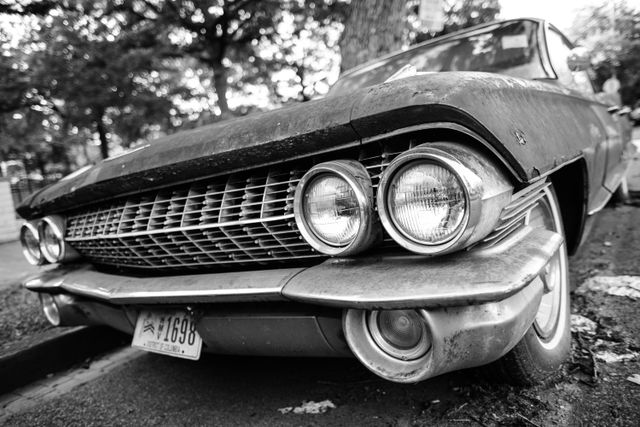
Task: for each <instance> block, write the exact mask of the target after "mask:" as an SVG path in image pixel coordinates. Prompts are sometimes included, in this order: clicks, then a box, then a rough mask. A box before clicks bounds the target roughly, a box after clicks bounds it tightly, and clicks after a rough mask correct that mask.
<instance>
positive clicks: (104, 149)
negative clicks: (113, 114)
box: [96, 110, 109, 159]
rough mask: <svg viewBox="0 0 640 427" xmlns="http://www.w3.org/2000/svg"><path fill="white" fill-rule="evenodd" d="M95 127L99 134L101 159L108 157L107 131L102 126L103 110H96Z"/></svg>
mask: <svg viewBox="0 0 640 427" xmlns="http://www.w3.org/2000/svg"><path fill="white" fill-rule="evenodd" d="M96 129H97V130H98V135H99V136H100V154H101V155H102V158H103V159H106V158H107V157H109V140H108V139H107V131H106V129H105V127H104V110H98V113H97V114H96Z"/></svg>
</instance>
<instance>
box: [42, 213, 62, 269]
mask: <svg viewBox="0 0 640 427" xmlns="http://www.w3.org/2000/svg"><path fill="white" fill-rule="evenodd" d="M65 226H66V224H65V221H64V219H63V218H62V217H60V216H58V215H54V216H46V217H44V218H42V219H41V220H40V222H39V223H38V238H39V240H40V252H41V253H42V256H43V257H44V258H45V259H46V260H47V261H49V262H50V263H52V264H54V263H57V262H60V261H62V260H64V259H65V256H66V252H67V244H66V243H65V241H64V234H65ZM47 227H49V228H50V229H51V231H52V234H53V236H54V237H55V239H56V240H57V242H56V243H57V244H58V245H59V246H60V253H59V254H57V255H56V254H52V253H51V252H50V251H49V248H48V247H47V242H46V239H45V229H46V228H47Z"/></svg>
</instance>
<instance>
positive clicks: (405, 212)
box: [387, 161, 467, 245]
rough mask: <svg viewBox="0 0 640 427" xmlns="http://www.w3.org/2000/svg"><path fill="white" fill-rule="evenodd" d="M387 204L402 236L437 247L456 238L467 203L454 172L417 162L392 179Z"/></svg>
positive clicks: (438, 166)
mask: <svg viewBox="0 0 640 427" xmlns="http://www.w3.org/2000/svg"><path fill="white" fill-rule="evenodd" d="M387 205H388V209H389V215H390V217H391V220H392V221H393V223H394V225H395V226H396V227H397V229H398V230H399V231H400V232H401V233H402V234H404V235H405V236H406V237H408V238H409V239H412V240H414V241H416V242H417V243H422V244H425V245H438V244H442V243H445V242H447V241H449V240H450V239H452V238H453V237H455V236H456V234H457V233H458V231H459V230H460V228H461V227H462V225H463V222H464V217H465V212H466V206H467V203H466V197H465V192H464V188H463V186H462V184H461V183H460V180H459V179H458V178H457V177H456V175H454V174H453V172H451V171H450V170H449V169H447V168H445V167H443V166H440V165H438V164H435V163H433V162H429V161H416V162H411V163H409V164H407V165H406V166H404V167H403V168H402V169H400V170H399V171H398V172H397V173H396V174H395V175H394V176H393V177H392V178H391V182H390V183H389V190H388V193H387Z"/></svg>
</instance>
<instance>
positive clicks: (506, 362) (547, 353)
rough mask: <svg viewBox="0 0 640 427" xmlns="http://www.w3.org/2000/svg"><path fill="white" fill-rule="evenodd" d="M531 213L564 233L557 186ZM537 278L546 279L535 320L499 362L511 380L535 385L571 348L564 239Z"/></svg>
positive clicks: (536, 222)
mask: <svg viewBox="0 0 640 427" xmlns="http://www.w3.org/2000/svg"><path fill="white" fill-rule="evenodd" d="M544 192H545V195H544V197H543V198H542V199H541V200H540V201H539V202H538V204H537V206H536V207H534V208H533V209H532V210H531V212H530V213H529V215H528V223H529V225H530V226H532V227H536V228H545V229H547V230H553V231H555V232H558V233H562V235H563V236H564V229H563V226H562V218H561V216H560V207H559V204H558V199H557V198H556V195H555V191H554V190H553V186H550V187H548V188H547V189H545V190H544ZM534 280H540V281H542V284H543V286H544V288H545V293H544V294H543V295H542V300H541V302H540V306H539V308H538V312H537V313H536V317H535V319H534V321H533V324H532V325H531V327H530V328H529V330H527V332H526V333H525V335H524V337H523V338H522V340H521V341H520V342H519V343H518V344H516V346H515V347H514V348H513V349H512V350H511V351H510V352H509V353H507V354H506V355H504V356H503V357H502V358H501V359H500V360H498V361H497V362H495V368H496V370H497V371H498V372H497V373H498V374H500V376H502V377H503V379H505V380H506V381H508V382H511V383H515V384H520V385H532V384H539V383H543V382H546V381H547V380H549V379H550V378H552V377H553V376H554V375H555V374H556V373H557V372H558V371H559V369H560V367H561V365H562V363H563V362H564V361H565V360H566V358H567V356H568V355H569V351H570V349H571V331H570V326H569V322H570V301H569V266H568V259H567V249H566V245H565V243H563V244H562V245H561V246H560V248H559V249H558V251H557V252H556V254H555V255H554V256H553V257H552V258H551V259H550V260H549V263H548V264H547V265H546V266H545V268H543V269H542V271H541V272H540V274H539V276H538V277H537V278H536V279H534Z"/></svg>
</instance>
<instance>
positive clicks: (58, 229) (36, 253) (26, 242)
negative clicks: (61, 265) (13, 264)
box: [20, 216, 78, 265]
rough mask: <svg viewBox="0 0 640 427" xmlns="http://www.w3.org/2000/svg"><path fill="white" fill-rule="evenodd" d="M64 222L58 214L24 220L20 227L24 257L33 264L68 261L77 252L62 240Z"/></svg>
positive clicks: (75, 255)
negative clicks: (39, 218) (36, 219)
mask: <svg viewBox="0 0 640 427" xmlns="http://www.w3.org/2000/svg"><path fill="white" fill-rule="evenodd" d="M64 231H65V222H64V219H63V218H62V217H60V216H48V217H45V218H42V219H41V220H38V221H31V222H25V223H24V224H23V225H22V227H21V228H20V243H21V244H22V253H23V255H24V257H25V258H26V259H27V261H29V263H30V264H33V265H42V264H45V263H47V262H50V263H56V262H61V261H68V260H71V259H73V258H75V257H77V255H78V254H77V253H76V251H75V250H73V248H71V247H70V246H69V245H68V244H67V243H66V242H65V241H64Z"/></svg>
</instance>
